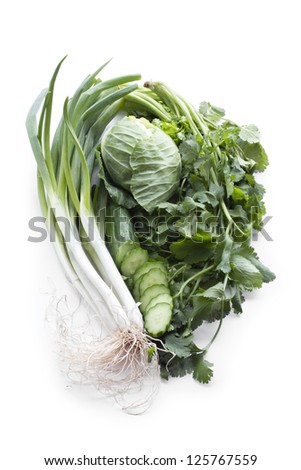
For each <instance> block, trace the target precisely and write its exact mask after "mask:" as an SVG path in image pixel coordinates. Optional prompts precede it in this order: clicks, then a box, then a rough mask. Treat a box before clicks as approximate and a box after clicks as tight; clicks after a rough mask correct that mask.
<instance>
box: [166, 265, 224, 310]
mask: <svg viewBox="0 0 301 470" xmlns="http://www.w3.org/2000/svg"><path fill="white" fill-rule="evenodd" d="M214 267H215V265H214V264H212V265H211V266H208V267H207V268H204V269H202V270H201V271H198V272H197V273H196V274H194V275H193V276H191V277H190V278H189V279H187V280H186V281H185V282H184V283H183V284H182V286H181V289H180V290H179V292H178V293H177V294H175V295H174V296H173V299H176V298H178V297H179V296H180V301H181V304H182V303H183V291H184V289H185V287H186V286H187V285H188V284H189V283H190V282H191V281H193V280H194V279H196V278H198V277H199V276H202V275H203V274H205V273H207V272H209V271H211V270H212V269H213V268H214Z"/></svg>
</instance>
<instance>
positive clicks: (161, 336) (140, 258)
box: [26, 63, 275, 406]
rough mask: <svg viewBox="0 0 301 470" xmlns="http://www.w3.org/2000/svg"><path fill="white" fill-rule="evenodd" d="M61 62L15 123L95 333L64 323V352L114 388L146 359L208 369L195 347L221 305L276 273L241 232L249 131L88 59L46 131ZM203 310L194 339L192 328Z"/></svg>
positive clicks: (247, 195) (249, 205)
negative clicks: (91, 67)
mask: <svg viewBox="0 0 301 470" xmlns="http://www.w3.org/2000/svg"><path fill="white" fill-rule="evenodd" d="M60 66H61V63H60V64H59V65H58V67H57V69H56V70H55V72H54V75H53V77H52V79H51V81H50V85H49V88H48V89H46V90H44V91H43V92H42V93H41V94H40V95H39V97H38V98H37V100H36V101H35V103H34V104H33V106H32V108H31V109H30V111H29V114H28V118H27V122H26V125H27V131H28V135H29V139H30V142H31V146H32V150H33V153H34V155H35V158H36V161H37V165H38V191H39V197H40V201H41V206H42V210H43V213H44V215H45V218H46V220H47V223H48V224H51V223H53V224H54V227H55V233H56V235H57V238H56V243H55V248H56V252H57V254H58V256H59V259H60V261H61V264H62V266H63V269H64V270H65V273H66V275H67V277H68V278H69V280H70V282H72V284H73V285H74V286H75V287H76V288H77V289H78V291H79V292H80V294H81V295H82V297H83V298H84V299H85V301H86V303H87V305H88V306H89V308H90V309H91V311H92V312H94V314H96V315H97V316H98V317H99V319H100V320H101V324H102V325H103V329H104V332H105V334H106V340H105V341H100V340H99V341H100V343H99V344H98V343H97V344H96V346H95V348H96V349H95V350H94V349H93V344H90V343H88V344H87V343H85V342H83V344H82V345H80V342H79V341H78V338H77V337H76V344H74V342H72V341H73V336H72V334H71V335H69V336H68V335H67V336H66V338H67V339H68V341H69V340H70V341H69V343H68V344H66V349H68V348H69V349H68V350H70V351H72V354H69V356H71V357H74V354H75V353H74V351H75V350H76V351H79V353H78V354H79V356H80V358H78V359H76V358H75V359H74V361H75V365H76V371H77V372H78V371H79V370H82V374H83V375H84V376H85V377H86V376H87V375H88V376H89V380H90V379H91V383H94V384H95V385H96V386H97V387H98V388H104V389H106V390H108V388H109V389H110V390H111V391H112V390H113V392H114V394H115V395H116V396H119V394H122V393H124V392H125V391H127V390H129V389H130V388H131V387H132V386H133V384H134V385H136V384H137V383H138V384H139V383H140V381H143V380H144V379H145V377H149V376H151V375H152V374H158V367H157V361H158V360H159V365H160V370H161V376H162V377H163V378H165V379H167V378H168V377H169V376H183V375H185V374H187V373H192V374H193V377H194V378H195V379H196V380H198V381H199V382H202V383H207V382H209V380H210V379H211V377H212V374H213V372H212V368H211V366H212V364H210V363H209V362H207V361H206V360H205V355H206V353H207V351H208V349H209V347H210V345H211V344H212V342H213V341H214V340H215V338H216V336H217V334H218V333H219V331H220V328H221V325H222V321H223V318H224V317H225V316H226V315H228V314H229V313H230V312H231V311H233V312H234V313H236V314H240V313H241V312H242V303H243V301H244V292H245V291H252V290H253V289H256V288H260V287H261V286H262V284H263V283H264V282H270V281H272V280H273V279H274V277H275V276H274V274H273V273H272V272H271V271H270V270H269V269H268V268H267V267H266V266H264V265H263V264H262V263H261V261H260V260H259V259H258V256H257V254H256V252H255V251H254V249H253V248H252V247H251V246H250V243H251V239H252V233H253V231H254V230H256V231H260V230H261V228H262V222H263V217H264V215H265V205H264V202H263V196H264V192H265V190H264V187H263V186H262V185H261V184H259V183H258V182H257V181H256V178H255V176H256V173H257V172H262V171H263V170H265V168H266V167H267V165H268V158H267V155H266V153H265V150H264V148H263V147H262V145H261V143H260V141H259V137H260V136H259V131H258V129H257V127H256V126H254V125H244V126H238V125H237V124H235V123H234V122H232V121H230V120H228V119H226V118H225V113H224V111H223V110H222V109H221V108H217V107H215V106H212V105H211V104H210V103H206V102H203V103H201V105H200V107H199V110H196V109H195V108H194V107H193V106H192V105H191V104H190V103H188V102H187V101H186V100H185V99H184V98H182V97H181V96H179V95H178V94H177V93H175V92H174V91H173V90H171V89H170V88H169V87H168V86H166V85H165V84H163V83H160V82H147V83H145V85H144V86H141V85H139V84H138V82H137V80H139V79H140V76H139V75H128V76H124V77H117V78H114V79H110V80H106V81H101V80H100V79H98V78H97V73H98V72H99V71H100V70H101V69H102V68H103V67H101V68H100V69H99V70H98V71H97V72H96V73H95V74H92V75H89V76H88V77H87V78H86V79H85V80H84V81H83V83H82V84H81V85H80V87H79V88H78V89H77V90H76V92H75V94H74V95H73V97H72V98H71V99H68V98H67V99H66V101H65V104H64V110H63V116H62V119H61V121H60V123H59V125H58V127H57V129H56V132H55V134H54V137H53V141H52V143H51V139H50V124H51V114H52V102H53V91H54V84H55V81H56V77H57V74H58V71H59V69H60ZM40 108H41V113H40V117H39V120H38V123H37V115H38V111H39V109H40ZM62 217H64V218H65V219H66V220H67V221H68V222H69V224H70V227H71V228H72V231H71V232H72V233H71V240H68V239H67V237H66V234H65V233H64V231H63V230H62V228H61V226H60V224H59V219H60V218H62ZM90 222H91V223H92V227H93V231H94V233H95V234H96V235H95V236H91V234H90V225H91V224H90ZM137 306H139V309H138V307H137ZM214 321H216V322H218V324H217V328H216V333H215V334H214V336H213V338H212V340H211V341H210V342H209V344H208V345H207V346H206V347H204V348H202V349H201V348H200V347H198V346H197V345H196V344H195V342H194V339H193V332H194V330H195V329H196V328H199V327H201V326H202V325H203V324H204V323H206V322H214ZM66 338H65V339H66ZM66 341H67V340H66ZM92 356H93V357H95V359H94V361H91V360H90V358H91V357H92ZM96 358H98V360H96ZM80 361H81V362H80ZM79 364H81V367H79ZM71 369H72V367H71V366H70V370H71ZM148 400H149V399H147V400H146V401H148ZM141 403H144V401H143V400H142V401H141ZM135 406H136V405H135Z"/></svg>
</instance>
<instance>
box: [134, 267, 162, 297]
mask: <svg viewBox="0 0 301 470" xmlns="http://www.w3.org/2000/svg"><path fill="white" fill-rule="evenodd" d="M154 284H163V285H164V286H166V287H167V286H168V281H167V277H166V274H165V273H164V272H163V271H162V269H160V268H154V269H151V270H150V271H148V272H147V273H145V274H144V275H143V276H141V278H139V279H138V281H137V282H136V284H135V287H136V286H138V289H139V296H140V298H141V297H142V296H143V294H144V292H145V291H146V289H148V288H149V287H151V286H153V285H154Z"/></svg>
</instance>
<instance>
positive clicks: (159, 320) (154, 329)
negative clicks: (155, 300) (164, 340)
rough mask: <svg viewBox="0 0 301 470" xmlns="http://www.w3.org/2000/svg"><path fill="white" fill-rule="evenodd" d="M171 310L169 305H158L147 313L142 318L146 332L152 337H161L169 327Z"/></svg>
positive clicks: (163, 303)
mask: <svg viewBox="0 0 301 470" xmlns="http://www.w3.org/2000/svg"><path fill="white" fill-rule="evenodd" d="M171 316H172V308H171V306H170V304H169V303H165V302H162V303H159V304H157V305H155V306H154V307H152V308H150V309H149V310H148V311H147V314H146V315H145V317H144V326H145V329H146V331H147V332H148V333H149V334H150V335H151V336H154V337H158V336H161V335H163V334H164V333H165V331H166V330H167V328H168V327H169V324H170V320H171Z"/></svg>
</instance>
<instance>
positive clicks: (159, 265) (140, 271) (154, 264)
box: [133, 260, 167, 282]
mask: <svg viewBox="0 0 301 470" xmlns="http://www.w3.org/2000/svg"><path fill="white" fill-rule="evenodd" d="M154 268H160V269H161V270H162V271H163V272H164V273H165V275H166V276H167V270H166V267H165V266H164V264H163V263H162V262H161V261H152V260H148V262H147V263H144V264H143V266H141V268H139V269H137V271H136V272H135V274H134V277H133V279H134V282H137V281H138V279H139V278H140V277H142V276H143V275H144V274H146V273H148V272H149V271H150V270H151V269H154Z"/></svg>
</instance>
